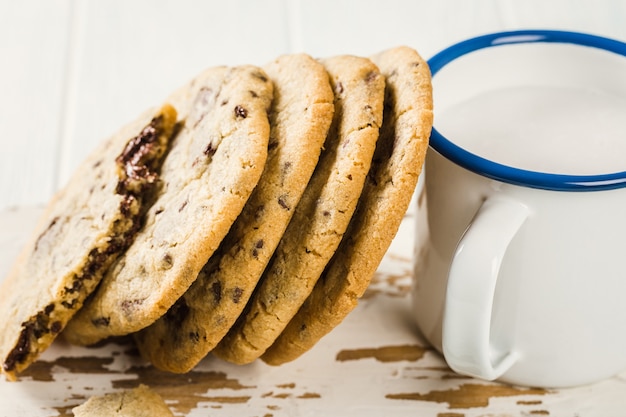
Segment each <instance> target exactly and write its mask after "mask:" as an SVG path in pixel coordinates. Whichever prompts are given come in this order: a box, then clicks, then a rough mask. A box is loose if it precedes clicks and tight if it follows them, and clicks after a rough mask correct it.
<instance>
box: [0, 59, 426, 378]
mask: <svg viewBox="0 0 626 417" xmlns="http://www.w3.org/2000/svg"><path fill="white" fill-rule="evenodd" d="M431 127H432V94H431V83H430V72H429V69H428V66H427V64H426V62H425V61H424V60H423V59H422V58H421V57H420V56H419V55H418V54H417V52H415V51H414V50H412V49H410V48H408V47H399V48H394V49H390V50H387V51H384V52H382V53H380V54H378V55H376V56H373V57H371V58H362V57H355V56H336V57H332V58H328V59H322V60H315V59H313V58H311V57H310V56H308V55H305V54H294V55H285V56H281V57H279V58H278V59H276V60H275V61H274V62H271V63H269V64H268V65H266V66H265V67H263V68H260V67H256V66H239V67H215V68H210V69H208V70H206V71H204V72H203V73H201V74H200V75H198V76H197V77H196V78H195V79H193V80H192V81H191V82H190V83H189V84H187V85H185V86H183V87H182V88H180V89H179V90H178V91H175V92H174V93H173V94H172V95H171V96H170V97H168V98H167V100H165V104H163V105H162V106H160V107H158V108H155V109H151V110H149V111H147V112H146V113H144V114H143V115H141V116H140V117H139V118H138V119H137V120H136V121H134V122H132V123H131V124H129V125H128V126H125V127H124V128H123V129H121V130H120V131H119V132H118V133H116V134H115V135H114V136H113V137H111V138H110V139H109V140H107V141H105V142H103V144H102V145H101V146H100V148H99V149H97V150H96V151H95V152H94V153H93V155H92V156H90V157H89V158H88V159H87V160H86V161H85V162H84V163H83V164H82V165H81V167H80V168H79V169H78V170H77V172H76V173H75V175H74V176H73V177H72V179H71V180H70V181H69V183H68V184H67V186H66V187H65V188H64V189H63V190H61V191H60V192H59V193H58V194H57V195H56V196H55V197H54V198H53V200H52V201H51V202H50V203H49V205H48V208H47V209H46V211H45V213H44V214H43V216H42V218H41V220H40V222H39V224H38V226H37V228H36V232H35V233H34V235H33V238H32V240H31V241H30V243H29V244H28V245H27V246H26V247H25V248H24V250H23V252H22V254H21V255H20V257H19V258H18V259H17V261H16V263H15V265H14V267H13V269H12V271H11V272H10V275H9V276H8V277H7V278H6V279H5V280H4V281H3V282H2V283H1V284H0V285H1V287H0V316H1V317H2V318H3V320H2V321H1V322H0V335H1V340H0V358H1V360H2V370H3V372H4V373H5V374H6V375H7V377H8V378H9V379H15V378H16V377H17V375H18V374H19V372H21V371H23V370H24V369H25V368H26V367H28V365H29V364H30V363H32V362H33V361H34V360H35V359H36V358H37V357H38V355H39V354H40V353H41V352H42V351H43V350H44V349H46V348H47V347H48V346H49V345H50V343H52V341H53V340H54V338H55V337H56V336H57V335H59V334H60V333H63V335H64V337H65V338H66V339H67V340H69V341H70V342H72V343H75V344H80V345H91V344H94V343H96V342H99V341H101V340H103V339H106V338H108V337H111V336H120V335H127V334H133V335H134V338H135V340H136V343H137V346H138V348H139V350H140V352H141V354H142V355H143V356H144V357H145V358H147V359H148V360H150V361H151V362H152V363H153V364H154V365H155V366H156V367H158V368H160V369H163V370H167V371H171V372H177V373H182V372H187V371H189V370H191V369H192V368H193V367H194V366H195V365H196V364H197V363H198V362H199V361H200V360H202V359H203V358H204V357H205V356H206V355H207V354H209V353H210V352H212V353H213V354H214V355H216V356H218V357H220V358H223V359H224V360H227V361H229V362H233V363H238V364H244V363H249V362H252V361H254V360H255V359H257V358H261V359H262V360H264V361H265V362H267V363H269V364H273V365H278V364H281V363H284V362H287V361H291V360H293V359H295V358H297V357H298V356H300V355H301V354H302V353H304V352H305V351H307V350H308V349H310V348H311V347H312V346H313V345H314V344H315V343H316V342H317V341H318V340H319V339H320V338H321V337H323V336H324V335H325V334H327V333H328V332H329V331H330V330H332V329H333V328H334V327H335V326H336V325H337V324H339V323H340V322H341V321H342V320H343V318H344V317H345V316H346V315H347V314H348V313H349V312H350V311H351V310H352V309H353V308H354V307H355V306H356V304H357V301H358V299H359V298H360V297H361V296H362V294H363V293H364V291H365V289H366V288H367V286H368V284H369V281H370V279H371V277H372V276H373V274H374V272H375V271H376V269H377V267H378V265H379V263H380V261H381V260H382V257H383V255H384V254H385V252H386V250H387V248H388V247H389V244H390V243H391V240H392V239H393V237H394V236H395V234H396V232H397V230H398V227H399V225H400V222H401V219H402V217H403V216H404V213H405V212H406V210H407V208H408V204H409V202H410V199H411V196H412V193H413V190H414V188H415V186H416V184H417V178H418V176H419V174H420V171H421V168H422V164H423V161H424V156H425V153H426V149H427V146H428V137H429V134H430V129H431Z"/></svg>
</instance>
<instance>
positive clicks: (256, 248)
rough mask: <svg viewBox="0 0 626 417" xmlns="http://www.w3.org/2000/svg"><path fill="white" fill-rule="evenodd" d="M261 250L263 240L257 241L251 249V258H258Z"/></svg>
mask: <svg viewBox="0 0 626 417" xmlns="http://www.w3.org/2000/svg"><path fill="white" fill-rule="evenodd" d="M262 248H263V239H259V240H258V241H257V242H256V244H255V245H254V248H252V256H253V257H255V258H258V257H259V249H262Z"/></svg>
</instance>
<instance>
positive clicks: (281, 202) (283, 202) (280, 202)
mask: <svg viewBox="0 0 626 417" xmlns="http://www.w3.org/2000/svg"><path fill="white" fill-rule="evenodd" d="M286 199H287V196H286V195H281V196H280V197H278V205H280V206H281V207H282V208H284V209H285V210H291V207H289V205H288V204H287V201H286Z"/></svg>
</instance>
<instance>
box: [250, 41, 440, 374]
mask: <svg viewBox="0 0 626 417" xmlns="http://www.w3.org/2000/svg"><path fill="white" fill-rule="evenodd" d="M372 60H373V61H374V62H375V63H376V64H377V65H378V66H379V67H380V69H381V72H382V73H383V75H384V76H385V78H386V90H385V113H384V118H383V120H384V123H383V126H382V128H381V134H380V139H379V141H378V145H377V148H376V153H375V155H374V160H373V162H372V167H371V169H370V173H369V174H368V180H367V181H366V184H365V186H364V189H363V194H362V195H361V198H360V200H359V205H358V207H357V210H356V212H355V214H354V217H353V218H352V220H351V222H350V226H349V227H348V231H347V232H346V233H345V235H344V239H343V241H342V242H341V245H340V246H339V249H338V250H337V252H336V253H335V255H334V257H333V259H332V260H331V261H330V263H329V265H328V267H327V268H326V270H325V271H324V274H323V275H322V277H321V278H320V279H319V280H318V282H317V284H316V286H315V288H314V289H313V292H312V293H311V295H310V296H309V297H308V298H307V300H306V301H305V302H304V304H303V305H302V307H301V308H300V310H299V311H298V313H297V314H296V315H295V317H293V318H292V319H291V321H290V322H289V324H288V325H287V327H286V328H285V330H284V331H283V332H282V333H281V335H280V337H279V338H278V339H277V340H276V341H275V342H274V343H273V345H272V346H271V347H270V348H269V349H268V350H267V351H266V352H265V354H264V355H263V357H262V359H263V360H264V361H265V362H267V363H269V364H272V365H278V364H281V363H284V362H288V361H291V360H293V359H295V358H297V357H298V356H300V355H301V354H302V353H304V352H305V351H307V350H308V349H310V348H311V347H312V346H313V345H314V344H315V343H317V341H318V340H319V339H320V338H322V337H323V336H324V335H326V334H327V333H328V332H330V331H331V330H332V329H333V328H334V327H335V326H337V325H338V324H339V323H340V322H341V321H342V320H343V319H344V318H345V316H346V315H347V314H348V313H349V312H350V311H352V310H353V309H354V307H356V305H357V302H358V299H359V298H360V297H361V296H362V295H363V292H364V291H365V289H366V288H367V286H368V284H369V282H370V279H371V277H372V275H373V274H374V272H375V271H376V269H377V267H378V265H379V263H380V261H381V260H382V257H383V256H384V254H385V252H386V251H387V249H388V247H389V245H390V243H391V241H392V239H393V237H394V236H395V234H396V232H397V230H398V227H399V225H400V222H401V220H402V217H403V216H404V214H405V212H406V210H407V208H408V205H409V202H410V199H411V196H412V194H413V191H414V189H415V186H416V183H417V179H418V176H419V174H420V172H421V169H422V165H423V163H424V157H425V154H426V150H427V147H428V138H429V136H430V131H431V128H432V121H433V113H432V108H433V103H432V91H431V89H432V87H431V81H430V71H429V69H428V66H427V63H426V62H425V61H424V60H423V59H422V58H421V57H420V56H419V55H418V53H417V52H416V51H414V50H412V49H410V48H408V47H399V48H394V49H390V50H388V51H385V52H382V53H381V54H379V55H377V56H374V57H373V58H372Z"/></svg>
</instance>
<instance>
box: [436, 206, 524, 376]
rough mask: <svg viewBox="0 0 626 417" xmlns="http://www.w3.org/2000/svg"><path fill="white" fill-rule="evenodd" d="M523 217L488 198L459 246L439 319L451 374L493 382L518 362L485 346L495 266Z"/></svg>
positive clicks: (512, 354) (514, 208) (520, 209)
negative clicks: (442, 314) (442, 311)
mask: <svg viewBox="0 0 626 417" xmlns="http://www.w3.org/2000/svg"><path fill="white" fill-rule="evenodd" d="M528 214H529V209H528V207H527V206H525V205H523V204H521V203H519V202H517V201H514V200H510V199H504V198H501V197H491V198H489V199H487V200H486V201H485V202H484V203H483V204H482V206H481V208H480V209H479V210H478V213H477V214H476V216H475V217H474V219H473V221H472V223H471V224H470V226H469V227H468V229H467V230H466V231H465V233H464V235H463V237H462V238H461V241H460V242H459V244H458V246H457V249H456V252H455V254H454V257H453V258H452V265H451V267H450V272H449V275H448V287H447V293H446V304H445V309H444V316H443V325H442V326H443V329H442V331H443V335H442V336H443V354H444V357H445V359H446V362H448V365H449V366H450V367H451V368H452V369H453V370H454V371H456V372H458V373H461V374H466V375H470V376H473V377H478V378H481V379H486V380H490V381H491V380H494V379H497V378H498V377H500V376H501V375H502V374H504V372H506V371H507V370H508V369H509V368H510V367H511V366H512V365H513V364H514V363H515V362H516V361H517V359H518V358H519V353H518V352H516V351H515V350H512V349H511V350H508V351H506V352H504V353H499V352H495V351H493V350H492V348H491V345H490V327H491V313H492V309H493V301H494V294H495V290H496V283H497V280H498V274H499V270H500V265H501V263H502V259H503V257H504V254H505V253H506V250H507V248H508V246H509V244H510V243H511V240H512V239H513V237H514V236H515V235H516V234H517V232H518V231H519V229H520V227H521V226H522V224H523V223H524V221H525V220H526V218H527V217H528Z"/></svg>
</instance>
